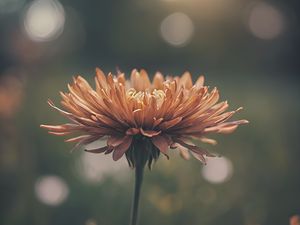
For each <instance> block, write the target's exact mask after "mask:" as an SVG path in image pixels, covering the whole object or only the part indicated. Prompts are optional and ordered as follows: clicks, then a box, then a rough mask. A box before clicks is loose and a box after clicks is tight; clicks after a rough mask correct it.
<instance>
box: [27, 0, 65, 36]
mask: <svg viewBox="0 0 300 225" xmlns="http://www.w3.org/2000/svg"><path fill="white" fill-rule="evenodd" d="M64 23H65V12H64V9H63V6H62V5H61V4H60V3H59V2H58V1H56V0H35V1H33V2H32V3H31V5H30V6H29V7H28V9H27V10H26V12H25V15H24V28H25V31H26V33H27V35H28V36H29V38H30V39H32V40H33V41H51V40H54V39H56V38H57V37H59V35H60V34H61V33H62V32H63V28H64Z"/></svg>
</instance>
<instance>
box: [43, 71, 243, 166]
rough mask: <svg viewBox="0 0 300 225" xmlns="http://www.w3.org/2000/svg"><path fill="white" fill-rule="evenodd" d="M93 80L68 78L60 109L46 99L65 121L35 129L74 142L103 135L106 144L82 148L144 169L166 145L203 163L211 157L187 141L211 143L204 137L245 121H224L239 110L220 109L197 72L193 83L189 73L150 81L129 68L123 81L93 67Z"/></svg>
mask: <svg viewBox="0 0 300 225" xmlns="http://www.w3.org/2000/svg"><path fill="white" fill-rule="evenodd" d="M95 82H96V90H94V89H93V88H92V87H91V86H90V85H89V84H88V82H87V81H86V80H85V79H84V78H82V77H81V76H77V77H76V78H74V81H73V84H71V85H68V89H69V93H63V92H61V93H60V94H61V97H62V101H61V104H62V106H63V107H64V110H62V109H60V108H58V107H56V106H55V105H54V104H53V102H52V101H51V100H49V101H48V103H49V105H50V106H51V107H52V108H54V109H56V110H57V111H59V112H60V113H61V114H62V115H63V116H65V117H67V118H68V119H69V120H70V121H71V123H67V124H62V125H54V126H53V125H41V127H43V128H46V129H48V130H49V133H51V134H54V135H59V136H61V135H62V136H64V135H69V134H77V135H76V137H73V138H70V139H67V140H66V142H76V143H77V144H76V146H82V145H86V144H89V143H91V142H94V141H96V140H98V139H100V138H106V139H107V144H106V146H104V147H101V148H97V149H91V150H86V151H88V152H92V153H105V154H110V153H112V155H113V159H114V160H118V159H120V158H121V157H122V156H123V155H124V154H125V155H126V157H127V160H128V162H129V165H131V166H133V167H134V166H135V164H136V163H139V162H138V161H139V160H141V161H144V162H146V161H147V162H148V165H149V167H150V166H151V163H152V162H153V161H154V160H156V159H157V158H158V157H159V155H160V153H162V154H164V155H166V156H168V151H169V149H175V148H178V149H179V151H180V154H181V156H182V157H184V158H186V159H187V158H189V155H190V154H189V153H191V154H192V155H193V156H194V157H195V158H197V159H198V160H200V161H202V162H204V163H205V158H206V157H209V156H214V155H213V154H211V153H209V152H208V151H206V150H204V149H203V148H201V147H199V146H196V145H194V144H192V142H191V141H192V140H193V139H197V140H200V141H202V142H205V143H211V144H216V141H215V140H213V139H209V138H207V137H206V135H208V134H210V133H231V132H233V131H234V130H235V129H236V128H237V127H238V125H240V124H245V123H248V121H247V120H238V121H231V122H227V121H228V119H230V118H231V117H232V116H233V114H235V113H236V112H237V111H239V110H240V109H241V108H238V109H237V110H235V111H226V110H227V108H228V103H227V101H224V102H219V103H218V100H219V92H218V90H217V89H216V88H214V89H212V90H211V91H210V90H209V88H208V87H207V86H204V77H203V76H200V77H199V78H198V79H197V81H196V82H195V83H194V84H193V82H192V78H191V75H190V73H189V72H185V73H184V74H183V75H182V76H181V77H178V76H176V77H171V76H170V77H164V76H163V75H162V74H161V73H156V74H155V76H154V78H153V81H152V82H151V81H150V80H149V77H148V74H147V72H146V71H145V70H141V71H137V70H133V71H132V73H131V77H130V80H126V79H125V75H124V74H123V73H120V72H119V73H118V74H117V75H113V74H111V73H109V74H108V75H107V76H106V75H105V74H104V73H103V72H102V71H101V70H100V69H98V68H97V69H96V77H95ZM78 135H79V136H78Z"/></svg>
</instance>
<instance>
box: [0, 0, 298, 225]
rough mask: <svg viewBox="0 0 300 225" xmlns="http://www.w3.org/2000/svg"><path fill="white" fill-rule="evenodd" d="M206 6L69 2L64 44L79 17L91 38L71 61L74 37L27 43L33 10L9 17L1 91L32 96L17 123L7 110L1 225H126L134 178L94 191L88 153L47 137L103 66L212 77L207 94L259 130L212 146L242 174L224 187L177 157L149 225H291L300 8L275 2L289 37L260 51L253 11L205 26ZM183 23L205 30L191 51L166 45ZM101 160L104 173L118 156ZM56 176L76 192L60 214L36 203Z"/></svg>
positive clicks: (1, 55)
mask: <svg viewBox="0 0 300 225" xmlns="http://www.w3.org/2000/svg"><path fill="white" fill-rule="evenodd" d="M3 2H5V1H3ZM201 2H203V4H204V3H205V2H206V3H207V2H209V1H205V0H202V1H199V2H198V3H197V1H193V0H189V1H187V3H185V1H179V0H177V1H176V0H174V1H173V2H172V1H171V0H170V1H167V0H166V1H163V0H161V1H158V0H156V1H153V2H152V1H146V0H142V1H138V0H131V1H122V2H119V1H115V0H114V1H106V2H104V1H89V2H86V1H79V0H76V1H74V0H72V1H70V0H69V1H67V0H65V1H61V3H62V5H63V6H64V7H65V12H66V13H70V14H67V15H69V17H68V16H67V17H66V24H65V31H64V32H65V33H66V32H67V31H66V30H67V29H71V28H68V26H67V25H68V24H71V22H72V21H71V19H70V18H73V17H72V15H73V16H74V15H75V12H76V13H77V14H76V15H77V17H76V18H77V19H78V18H80V23H79V22H78V21H79V19H78V20H75V21H76V23H75V25H74V24H73V26H74V27H75V28H76V27H77V26H78V27H79V26H82V27H83V28H84V29H83V31H82V32H84V35H83V40H85V41H84V43H82V44H81V45H80V47H78V46H79V44H76V45H78V46H77V47H78V48H75V49H72V50H70V49H67V50H65V48H64V47H65V46H66V45H67V44H68V43H69V42H70V43H71V42H72V41H73V40H75V39H76V38H77V36H72V35H71V36H69V37H68V38H66V40H67V41H65V40H64V39H63V38H64V34H65V33H63V34H62V36H61V37H59V38H58V39H57V40H54V41H52V42H45V43H44V42H41V43H35V42H33V41H30V40H28V39H27V38H26V37H25V36H24V37H23V36H22V35H24V34H23V33H22V31H21V30H22V28H20V26H22V13H23V11H22V10H25V9H26V7H27V5H28V4H29V3H30V1H25V3H24V5H23V6H22V8H21V9H20V10H19V11H17V12H14V13H10V14H1V11H0V35H1V37H3V38H2V39H0V47H1V48H0V65H1V70H0V74H1V76H0V79H1V80H0V90H4V89H3V88H2V87H4V85H5V84H7V83H9V82H6V81H5V79H6V78H7V77H13V78H14V83H18V85H16V86H13V89H18V90H19V91H20V93H22V98H21V99H19V97H18V99H17V100H14V99H13V98H14V95H6V97H5V99H6V100H7V101H16V102H19V103H18V104H19V107H15V108H13V109H14V112H11V113H10V114H9V115H8V114H1V112H3V109H4V103H1V105H0V109H1V110H0V115H1V116H0V176H1V181H0V195H1V202H0V224H10V225H21V224H32V225H34V224H38V225H50V224H56V225H60V224H61V225H63V224H73V225H83V224H84V225H94V224H98V225H99V224H101V225H102V224H103V225H113V224H127V221H128V220H129V212H130V204H131V195H132V188H133V171H132V170H130V169H128V170H125V169H124V171H123V172H122V173H121V171H120V170H113V168H114V166H115V165H113V164H110V163H108V164H107V166H109V167H111V168H112V169H111V170H112V171H115V172H111V173H109V174H108V175H106V176H104V177H103V178H102V179H101V180H99V181H97V182H87V181H86V179H84V177H83V176H82V174H81V173H80V170H81V169H82V168H81V167H80V166H78V161H80V160H81V159H82V154H83V153H82V152H81V151H75V152H73V153H72V154H70V153H69V149H71V148H72V146H71V145H69V144H66V143H64V142H63V138H60V137H53V136H50V135H47V134H46V132H45V131H44V130H41V129H40V128H39V125H40V124H41V123H60V122H64V121H65V120H64V119H63V118H61V116H60V115H58V113H56V112H54V111H53V110H51V109H50V108H49V107H48V106H47V104H46V101H47V99H48V98H51V99H52V100H54V101H55V102H57V103H58V102H59V93H58V92H59V91H60V90H66V84H67V83H68V82H70V81H71V77H72V76H73V75H76V74H78V73H79V74H82V75H84V76H85V77H86V78H87V79H88V80H89V81H91V83H92V82H93V76H94V67H96V66H100V67H102V68H103V69H104V70H105V71H106V72H109V71H115V68H116V67H119V68H120V69H121V70H122V71H124V72H126V73H127V74H128V73H130V70H131V69H132V68H134V67H137V68H146V69H147V70H149V71H151V72H155V71H157V70H160V71H162V72H163V73H165V74H180V73H182V72H184V71H185V70H190V71H191V72H192V73H193V75H194V79H196V76H197V75H198V74H202V73H204V74H205V76H206V83H207V84H208V85H209V86H211V87H213V86H217V87H218V88H219V90H220V92H221V98H222V99H223V100H225V99H228V100H229V103H230V105H231V108H232V109H234V108H237V107H239V106H243V107H244V110H243V111H242V112H240V113H238V115H237V117H239V118H245V119H248V120H249V121H250V124H249V125H247V126H242V127H240V128H239V129H238V130H237V131H236V132H235V133H234V134H231V135H229V136H226V137H224V136H216V139H217V140H218V145H216V146H207V147H208V148H209V149H210V150H211V151H214V152H218V153H220V154H221V155H223V156H225V157H227V158H228V159H230V160H231V162H232V164H233V175H232V177H231V179H229V180H228V181H226V182H224V183H221V184H212V183H209V182H208V181H206V180H205V179H204V178H203V176H202V175H201V170H202V167H203V165H201V164H200V163H199V162H198V161H196V160H193V159H192V160H190V161H184V160H182V159H181V158H180V157H179V156H178V154H176V153H174V154H171V155H170V156H171V159H170V160H169V161H168V160H167V159H166V158H164V157H161V158H160V159H159V160H158V162H157V164H156V165H155V166H154V168H153V170H152V171H146V173H145V182H144V184H143V192H142V199H141V215H140V218H141V224H144V225H148V224H149V225H150V224H164V225H171V224H172V225H182V224H201V225H220V224H224V225H225V224H228V225H231V224H243V225H254V224H256V225H258V224H260V225H262V224H263V225H277V224H278V225H283V224H288V218H289V217H290V216H292V215H293V214H296V213H299V212H300V205H299V199H300V180H299V171H300V164H299V158H300V151H299V150H300V149H299V147H300V146H299V141H298V136H299V134H298V133H299V132H298V130H299V126H298V124H299V123H300V118H299V115H300V105H299V98H300V92H299V90H300V89H299V77H298V74H299V70H298V68H297V64H298V57H297V56H298V54H299V51H298V50H299V43H298V41H299V30H298V26H299V18H298V17H297V14H296V12H297V9H299V3H298V2H297V1H289V2H285V1H279V0H278V1H269V3H272V4H274V5H276V6H278V7H281V8H282V9H283V11H284V13H285V16H286V20H287V21H288V22H289V23H288V25H287V26H286V30H285V33H284V34H282V36H281V37H279V38H277V39H274V40H259V39H257V38H255V37H253V36H252V35H251V34H249V32H248V30H247V29H246V28H245V27H244V20H243V18H244V14H245V13H246V12H245V10H242V9H244V8H247V5H248V4H249V2H251V1H243V0H231V1H229V2H228V5H227V7H225V6H224V5H223V6H224V7H223V8H222V5H218V7H217V9H216V10H217V12H216V15H222V16H216V15H215V14H213V11H211V13H212V16H211V17H205V15H206V14H205V11H206V10H211V8H207V9H206V8H205V7H204V5H201ZM202 6H203V7H202ZM222 10H223V11H222ZM176 11H183V12H185V13H186V14H188V15H189V16H190V17H191V18H192V20H193V21H194V24H195V31H194V36H193V38H192V39H191V42H190V43H188V44H187V45H186V46H183V47H181V48H177V47H174V46H170V45H168V44H167V43H165V42H164V41H163V40H162V39H161V36H160V35H159V32H158V31H159V24H160V22H161V21H162V19H164V18H165V17H166V16H167V15H169V14H170V13H172V12H176ZM220 11H221V12H223V14H222V13H221V12H220ZM298 11H299V10H298ZM72 12H73V14H72ZM200 12H202V14H201V13H200ZM199 14H200V15H199ZM208 14H209V13H208ZM70 15H71V16H70ZM78 15H79V16H78ZM77 22H78V23H77ZM80 29H81V28H80ZM71 34H73V33H71ZM16 37H18V38H19V39H18V38H16ZM22 38H23V39H22ZM20 40H21V43H23V44H22V45H21V44H20ZM68 46H69V47H70V46H71V47H72V44H70V45H68ZM73 47H74V46H73ZM73 47H72V48H73ZM16 80H17V81H16ZM19 83H20V84H22V87H21V88H20V87H19V86H20V85H19ZM5 90H6V89H5ZM16 91H17V90H16ZM1 93H2V92H1V91H0V95H1ZM7 96H10V97H7ZM18 96H19V95H18ZM0 99H1V98H0ZM3 102H4V101H3ZM237 117H236V118H237ZM95 157H97V158H98V159H99V164H100V163H102V162H103V159H102V158H109V157H111V156H104V155H95ZM101 160H102V161H101ZM105 165H106V164H105ZM124 174H125V175H124ZM126 174H127V175H126ZM46 175H56V176H59V177H61V178H62V179H63V180H64V182H65V183H66V184H67V186H68V188H69V195H68V196H67V197H66V199H65V201H63V202H62V203H61V204H59V205H56V206H53V205H52V206H50V205H47V204H44V203H43V202H41V201H40V200H39V198H38V197H37V194H36V188H35V185H36V182H37V180H38V179H39V178H40V177H41V176H46ZM120 176H121V177H122V176H123V179H119V178H120ZM118 177H119V178H118Z"/></svg>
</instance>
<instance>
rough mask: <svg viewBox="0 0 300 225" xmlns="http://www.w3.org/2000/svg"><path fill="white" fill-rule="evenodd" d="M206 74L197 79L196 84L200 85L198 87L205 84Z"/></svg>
mask: <svg viewBox="0 0 300 225" xmlns="http://www.w3.org/2000/svg"><path fill="white" fill-rule="evenodd" d="M204 80H205V79H204V76H202V75H201V76H200V77H199V78H198V79H197V81H196V83H195V86H196V87H198V88H201V87H203V85H204Z"/></svg>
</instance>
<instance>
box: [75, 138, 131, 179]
mask: <svg viewBox="0 0 300 225" xmlns="http://www.w3.org/2000/svg"><path fill="white" fill-rule="evenodd" d="M104 144H105V143H104V142H103V141H96V142H94V143H91V144H89V145H87V146H86V148H87V149H94V148H99V146H104ZM78 169H79V172H80V174H81V175H82V176H83V178H84V180H86V181H87V182H91V183H97V182H101V181H103V180H104V179H105V178H106V177H107V176H113V177H114V179H116V180H118V181H122V180H126V178H128V177H127V176H128V175H129V174H130V172H129V167H128V163H127V161H126V159H124V158H122V159H120V160H118V161H117V162H115V161H113V159H112V157H111V155H106V156H105V155H100V154H99V155H97V154H93V153H88V152H84V153H82V156H81V159H80V161H79V168H78Z"/></svg>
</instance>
